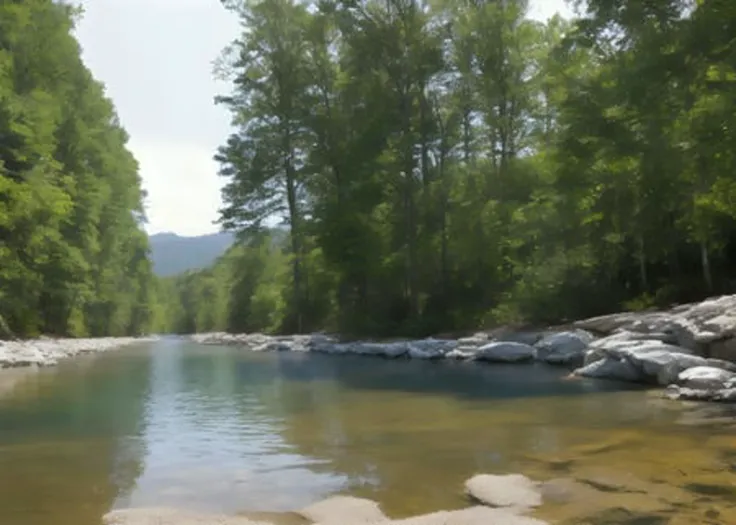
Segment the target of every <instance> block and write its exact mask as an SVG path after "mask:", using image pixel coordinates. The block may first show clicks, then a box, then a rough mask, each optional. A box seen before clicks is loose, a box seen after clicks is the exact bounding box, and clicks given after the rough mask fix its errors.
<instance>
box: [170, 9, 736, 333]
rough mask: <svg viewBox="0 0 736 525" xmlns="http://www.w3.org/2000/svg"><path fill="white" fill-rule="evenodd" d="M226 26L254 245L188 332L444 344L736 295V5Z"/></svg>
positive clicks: (205, 275) (187, 293)
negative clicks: (237, 31)
mask: <svg viewBox="0 0 736 525" xmlns="http://www.w3.org/2000/svg"><path fill="white" fill-rule="evenodd" d="M225 4H226V6H227V8H229V9H230V10H231V11H232V12H233V16H238V17H240V20H241V21H242V27H243V32H242V35H241V36H240V38H238V39H237V40H236V41H235V42H233V44H232V46H231V47H230V48H228V49H227V50H226V51H225V52H224V53H223V56H222V57H221V60H220V62H219V69H218V71H219V73H220V74H222V75H225V76H226V78H228V79H230V81H231V83H232V92H231V93H230V94H229V95H228V96H223V97H221V98H219V99H218V102H219V103H220V104H221V105H222V106H223V107H225V108H227V109H228V110H229V111H230V112H231V115H232V124H233V133H232V135H231V136H230V138H229V140H228V141H227V143H226V144H225V145H223V146H222V147H221V148H220V150H219V152H218V154H217V159H218V160H219V162H220V166H221V170H220V175H221V176H222V177H224V180H225V184H226V185H225V189H224V191H223V198H224V206H223V208H222V210H221V214H220V215H221V219H220V224H221V226H222V227H223V228H224V229H226V230H229V231H234V232H237V233H238V234H239V237H240V239H241V242H240V243H239V244H238V246H236V247H235V248H233V249H232V250H231V251H230V252H229V253H228V254H226V255H225V256H224V257H223V258H222V259H221V260H220V261H219V262H218V263H217V264H216V265H215V266H214V267H213V268H211V269H209V270H206V271H202V272H197V273H189V274H187V275H184V276H180V277H179V278H178V279H176V280H175V282H174V283H171V284H170V285H169V286H172V287H173V288H174V289H175V290H176V292H177V294H178V297H180V299H181V300H180V304H179V306H178V308H179V310H178V312H176V313H174V314H173V315H174V328H175V329H176V330H178V331H184V332H190V331H210V330H229V331H255V330H265V331H283V332H297V331H306V330H316V329H328V330H339V331H341V332H343V333H348V334H373V335H377V336H390V335H399V334H417V335H420V334H437V333H443V332H452V331H461V330H469V329H473V328H478V327H485V326H493V325H498V324H501V323H559V322H565V321H566V320H570V319H574V318H579V317H584V316H591V315H595V314H602V313H606V312H611V311H616V310H621V309H645V308H650V307H654V306H667V305H670V304H673V303H677V302H683V301H689V300H695V299H699V298H702V297H704V296H707V295H712V294H716V293H722V292H733V291H734V290H735V289H736V288H735V287H734V285H735V284H736V280H735V279H734V278H736V224H735V223H734V217H735V216H736V205H734V198H736V159H735V157H734V154H735V153H736V105H735V104H734V103H735V102H736V70H734V66H736V3H734V2H732V1H729V0H701V1H684V0H656V1H655V0H590V1H588V2H586V3H585V4H582V3H581V4H580V5H578V16H577V17H576V18H574V19H572V20H564V19H561V18H559V17H558V18H553V19H551V20H549V21H548V22H547V23H540V22H537V21H534V20H531V19H529V18H528V17H527V12H528V11H527V9H528V6H527V3H526V2H524V1H521V0H506V1H483V0H463V1H460V0H434V1H424V0H380V1H379V0H342V1H337V0H325V1H320V2H314V3H310V4H308V3H306V2H298V1H294V0H264V1H260V2H247V3H245V2H225ZM274 216H277V217H282V218H283V219H284V225H283V226H282V227H281V230H279V231H280V232H281V234H280V237H281V239H280V241H279V242H274V240H273V239H272V233H273V232H274V231H276V230H274V229H273V219H272V218H273V217H274Z"/></svg>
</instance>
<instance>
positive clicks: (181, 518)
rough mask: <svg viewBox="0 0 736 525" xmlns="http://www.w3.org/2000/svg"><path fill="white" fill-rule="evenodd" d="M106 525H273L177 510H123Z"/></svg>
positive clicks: (113, 514) (110, 516) (111, 515)
mask: <svg viewBox="0 0 736 525" xmlns="http://www.w3.org/2000/svg"><path fill="white" fill-rule="evenodd" d="M102 522H103V523H104V525H271V524H270V523H268V522H264V521H253V520H250V519H248V518H243V517H239V516H223V515H207V514H197V513H194V512H188V511H183V510H175V509H164V508H160V509H155V508H154V509H123V510H114V511H112V512H109V513H108V514H106V515H105V516H104V517H103V518H102Z"/></svg>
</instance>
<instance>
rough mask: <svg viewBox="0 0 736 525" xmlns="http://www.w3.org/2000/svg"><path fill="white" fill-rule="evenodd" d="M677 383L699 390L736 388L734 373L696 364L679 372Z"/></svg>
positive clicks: (735, 374) (735, 375)
mask: <svg viewBox="0 0 736 525" xmlns="http://www.w3.org/2000/svg"><path fill="white" fill-rule="evenodd" d="M677 384H678V385H679V386H683V387H685V388H695V389H700V390H721V389H724V388H736V373H734V372H731V371H728V370H724V369H722V368H715V367H712V366H696V367H693V368H688V369H687V370H685V371H683V372H681V373H680V374H679V375H678V377H677Z"/></svg>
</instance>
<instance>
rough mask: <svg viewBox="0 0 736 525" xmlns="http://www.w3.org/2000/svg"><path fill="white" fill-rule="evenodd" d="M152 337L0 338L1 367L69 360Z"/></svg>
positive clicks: (33, 365)
mask: <svg viewBox="0 0 736 525" xmlns="http://www.w3.org/2000/svg"><path fill="white" fill-rule="evenodd" d="M155 339H156V338H155V337H101V338H88V339H52V338H49V337H41V338H38V339H27V340H19V341H0V369H4V368H22V367H47V366H53V365H56V364H57V363H58V362H59V361H60V360H62V359H69V358H71V357H76V356H78V355H83V354H93V353H100V352H107V351H109V350H115V349H118V348H122V347H124V346H129V345H132V344H137V343H145V342H149V341H154V340H155Z"/></svg>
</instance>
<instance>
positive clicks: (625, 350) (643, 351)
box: [574, 332, 733, 386]
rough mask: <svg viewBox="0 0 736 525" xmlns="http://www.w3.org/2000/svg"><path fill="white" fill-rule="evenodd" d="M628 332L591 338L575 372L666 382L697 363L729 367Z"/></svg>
mask: <svg viewBox="0 0 736 525" xmlns="http://www.w3.org/2000/svg"><path fill="white" fill-rule="evenodd" d="M627 334H628V333H627V332H620V333H617V334H614V335H613V336H610V337H607V338H604V339H599V340H598V341H595V342H593V343H592V344H591V345H590V347H589V350H588V351H587V352H586V355H585V360H584V366H583V367H582V368H578V369H577V370H575V371H574V374H575V375H579V376H584V377H596V378H605V379H616V380H623V381H632V382H640V383H650V384H658V385H661V386H667V385H670V384H672V383H674V382H675V381H676V380H677V377H678V376H679V375H680V373H681V372H683V371H685V370H687V369H689V368H694V367H696V366H711V367H714V368H722V369H724V370H728V369H730V368H732V367H733V364H732V363H730V362H728V361H721V360H717V359H706V358H704V357H700V356H697V355H693V354H692V353H691V352H690V351H689V350H687V349H686V348H682V347H678V346H674V345H670V344H667V343H662V342H660V341H657V340H632V339H630V338H628V336H627Z"/></svg>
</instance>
